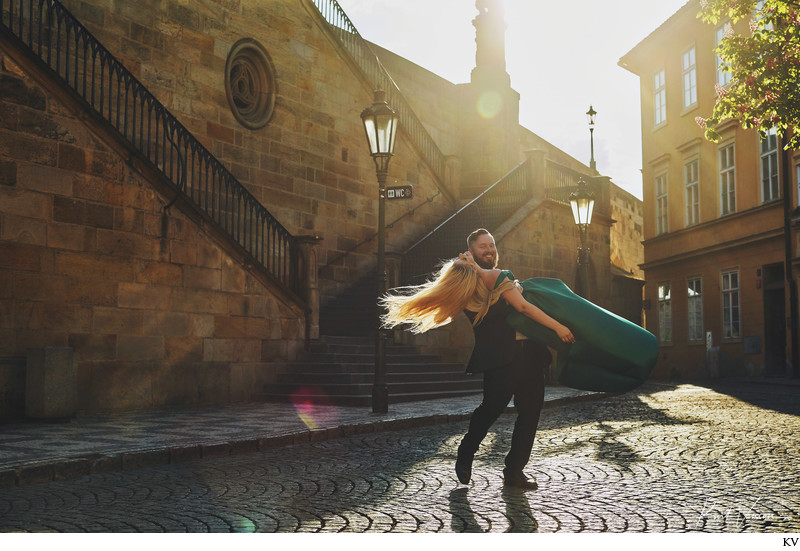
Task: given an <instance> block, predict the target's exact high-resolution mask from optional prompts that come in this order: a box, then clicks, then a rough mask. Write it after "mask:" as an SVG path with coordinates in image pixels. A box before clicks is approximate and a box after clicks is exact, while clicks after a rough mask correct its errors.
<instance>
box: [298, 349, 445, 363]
mask: <svg viewBox="0 0 800 551" xmlns="http://www.w3.org/2000/svg"><path fill="white" fill-rule="evenodd" d="M303 361H305V362H318V363H357V364H359V363H370V362H372V363H374V362H375V354H374V353H372V354H340V353H328V354H324V353H322V352H317V353H313V354H309V355H308V356H307V357H306V358H304V359H303ZM439 361H440V358H439V356H436V355H433V354H386V363H388V364H404V363H437V362H439Z"/></svg>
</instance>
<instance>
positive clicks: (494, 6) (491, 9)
mask: <svg viewBox="0 0 800 551" xmlns="http://www.w3.org/2000/svg"><path fill="white" fill-rule="evenodd" d="M475 7H476V8H478V16H477V17H476V18H475V19H473V21H472V24H473V25H474V26H475V44H476V46H477V48H476V51H475V68H474V69H473V70H472V82H477V81H481V82H492V83H498V81H502V82H504V83H506V84H510V78H509V76H508V73H506V38H505V33H506V27H507V25H506V22H505V20H504V16H503V2H502V0H477V1H476V2H475Z"/></svg>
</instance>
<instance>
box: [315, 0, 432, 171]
mask: <svg viewBox="0 0 800 551" xmlns="http://www.w3.org/2000/svg"><path fill="white" fill-rule="evenodd" d="M311 3H312V4H313V5H314V7H315V8H317V11H318V12H319V14H320V15H321V16H322V18H323V19H324V20H325V21H326V22H327V23H328V27H329V30H330V31H331V33H332V34H333V35H334V36H335V37H336V38H337V39H338V40H339V43H340V44H341V45H342V46H343V47H344V49H345V50H346V51H347V53H349V54H350V56H351V57H352V59H353V61H354V62H355V64H356V65H357V66H358V67H359V68H360V69H361V70H362V71H363V73H364V76H366V78H367V79H369V81H370V83H371V84H372V85H374V86H376V87H379V88H381V89H383V90H384V92H386V100H387V101H388V102H389V104H391V106H392V107H393V108H394V109H395V111H397V115H398V117H399V118H400V126H401V127H402V129H403V131H404V132H405V133H406V134H407V135H408V137H409V138H410V140H411V142H412V143H413V144H414V145H415V147H416V148H417V150H418V152H419V154H420V155H421V156H422V158H423V159H424V160H425V161H426V162H427V164H428V166H430V167H431V170H432V171H433V173H434V176H435V177H436V178H437V179H438V180H439V182H442V183H443V182H444V181H445V177H444V175H445V156H444V154H443V153H442V151H441V150H440V149H439V146H438V145H436V142H435V141H434V140H433V138H432V137H431V135H430V134H429V133H428V131H427V130H425V127H424V126H423V125H422V123H421V122H420V120H419V118H417V116H416V115H415V114H414V111H413V109H411V106H410V105H409V104H408V102H407V101H406V99H405V97H403V94H401V93H400V88H398V86H397V84H396V83H395V81H394V80H393V79H392V77H391V76H390V75H389V73H388V72H387V71H386V69H385V68H384V67H383V65H382V64H381V62H380V60H379V59H378V57H377V56H376V55H375V53H374V52H373V51H372V49H371V48H370V47H369V44H368V43H367V41H366V40H365V39H364V38H363V37H362V36H361V35H360V34H359V32H358V29H356V27H355V25H353V23H352V21H350V18H349V17H347V14H346V13H345V12H344V10H343V9H342V7H341V6H340V5H339V2H337V1H336V0H311Z"/></svg>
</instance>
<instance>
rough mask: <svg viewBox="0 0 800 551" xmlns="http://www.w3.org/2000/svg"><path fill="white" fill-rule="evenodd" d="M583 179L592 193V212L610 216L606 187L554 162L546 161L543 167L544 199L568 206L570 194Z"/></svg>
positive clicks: (593, 179)
mask: <svg viewBox="0 0 800 551" xmlns="http://www.w3.org/2000/svg"><path fill="white" fill-rule="evenodd" d="M580 178H583V179H584V181H585V182H586V184H587V185H588V186H589V191H591V192H593V193H594V196H595V202H594V212H595V213H597V214H605V215H610V214H611V213H610V210H609V197H608V186H602V185H599V184H598V182H597V180H596V179H595V178H593V177H592V176H587V175H586V174H583V173H582V172H578V171H577V170H574V169H572V168H569V167H566V166H564V165H560V164H558V163H556V162H555V161H551V160H549V159H548V160H547V161H546V162H545V167H544V193H545V197H546V198H548V199H552V200H553V201H557V202H559V203H562V204H564V205H569V196H570V194H571V193H572V192H573V191H575V190H576V189H577V186H578V180H579V179H580Z"/></svg>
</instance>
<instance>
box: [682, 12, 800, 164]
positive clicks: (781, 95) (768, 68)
mask: <svg viewBox="0 0 800 551" xmlns="http://www.w3.org/2000/svg"><path fill="white" fill-rule="evenodd" d="M700 5H701V11H700V13H699V14H698V17H699V18H700V19H702V20H703V21H705V22H708V23H711V24H719V23H720V22H721V21H726V20H730V21H731V22H732V23H737V22H739V21H741V20H747V21H749V32H745V33H744V34H741V33H736V32H734V31H733V30H728V31H726V33H725V36H724V37H723V39H722V40H721V41H720V43H719V46H718V48H717V54H718V55H719V57H720V59H721V60H722V65H721V70H722V71H724V72H728V73H730V74H731V81H730V82H729V83H728V84H726V85H725V86H721V85H719V84H717V85H716V93H717V101H716V104H715V105H714V110H713V112H712V114H711V116H710V117H709V118H707V119H704V118H702V117H697V118H696V119H695V120H696V121H697V123H698V124H699V125H700V126H701V127H702V128H704V129H705V137H706V139H708V140H710V141H715V142H716V141H718V140H719V138H720V136H719V133H718V132H717V130H716V128H717V127H718V126H719V124H720V123H722V122H724V121H726V120H728V119H733V120H737V121H738V122H739V123H740V124H741V125H742V127H743V128H755V129H756V130H758V132H759V135H760V136H761V137H762V138H764V137H765V136H766V134H767V132H769V131H771V130H772V129H773V128H774V129H775V131H776V133H777V134H778V135H779V136H782V137H783V138H784V145H785V147H786V148H787V149H800V134H798V132H797V130H796V129H798V128H800V2H791V1H784V0H764V1H763V2H757V1H756V0H703V1H702V2H701V3H700Z"/></svg>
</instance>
